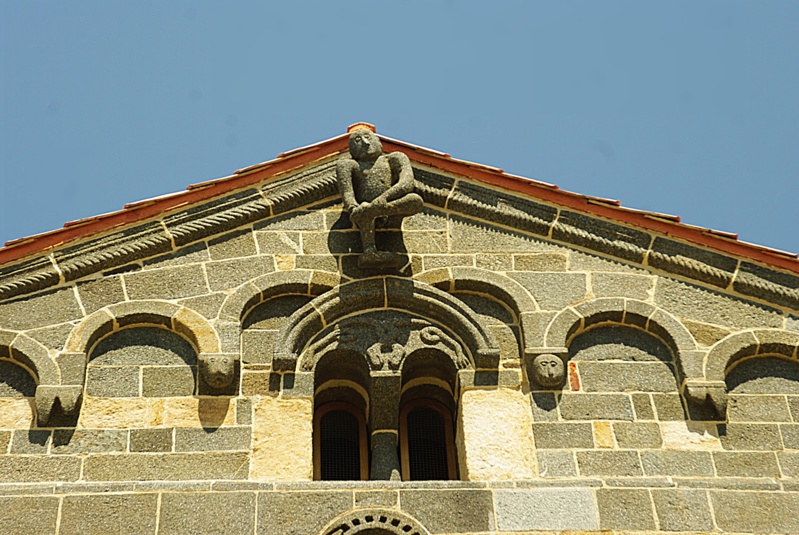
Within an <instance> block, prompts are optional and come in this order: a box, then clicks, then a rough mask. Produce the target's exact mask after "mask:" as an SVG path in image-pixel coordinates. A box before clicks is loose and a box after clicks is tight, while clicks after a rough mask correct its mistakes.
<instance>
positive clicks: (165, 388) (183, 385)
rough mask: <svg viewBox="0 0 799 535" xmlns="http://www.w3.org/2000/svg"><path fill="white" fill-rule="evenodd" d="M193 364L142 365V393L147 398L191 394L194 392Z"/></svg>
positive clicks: (194, 370)
mask: <svg viewBox="0 0 799 535" xmlns="http://www.w3.org/2000/svg"><path fill="white" fill-rule="evenodd" d="M195 373H196V367H195V366H144V367H143V368H142V370H141V378H142V395H143V396H144V397H148V398H155V397H163V398H166V397H179V396H191V395H192V394H194V392H195V379H194V376H195Z"/></svg>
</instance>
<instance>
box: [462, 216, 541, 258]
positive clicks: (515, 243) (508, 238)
mask: <svg viewBox="0 0 799 535" xmlns="http://www.w3.org/2000/svg"><path fill="white" fill-rule="evenodd" d="M449 232H450V247H451V249H450V252H453V253H514V252H523V253H526V252H543V251H549V250H551V249H552V248H553V247H552V246H551V245H549V244H548V243H546V242H544V241H541V240H538V239H535V238H532V237H530V236H529V235H526V234H523V233H521V232H514V231H512V230H508V229H504V228H501V227H497V226H494V225H490V224H487V223H484V222H478V221H474V220H470V219H466V218H462V217H459V216H451V217H450V220H449Z"/></svg>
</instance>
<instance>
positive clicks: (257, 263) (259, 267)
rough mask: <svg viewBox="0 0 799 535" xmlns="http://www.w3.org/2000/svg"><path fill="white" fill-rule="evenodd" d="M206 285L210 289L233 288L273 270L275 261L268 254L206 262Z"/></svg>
mask: <svg viewBox="0 0 799 535" xmlns="http://www.w3.org/2000/svg"><path fill="white" fill-rule="evenodd" d="M205 271H206V273H208V285H209V286H210V288H211V291H214V292H216V291H220V290H227V289H229V288H235V287H236V286H240V285H241V284H244V283H245V282H247V281H249V280H252V279H255V278H257V277H259V276H261V275H264V274H266V273H271V272H272V271H275V262H274V260H273V259H272V258H271V257H269V256H251V257H247V258H234V259H231V260H219V261H217V262H207V263H206V264H205Z"/></svg>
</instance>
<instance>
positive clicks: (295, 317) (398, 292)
mask: <svg viewBox="0 0 799 535" xmlns="http://www.w3.org/2000/svg"><path fill="white" fill-rule="evenodd" d="M379 310H398V311H402V312H406V313H408V314H410V315H411V316H416V317H419V318H423V319H425V320H429V321H430V322H432V323H433V324H438V325H440V326H444V327H446V329H447V330H449V331H451V332H452V333H453V334H454V335H455V336H457V337H458V338H459V341H460V342H461V343H462V345H463V346H464V347H465V348H466V349H467V350H468V351H469V352H470V355H469V356H470V357H471V358H472V359H473V362H474V365H475V366H476V367H477V368H488V369H494V368H496V366H497V364H498V362H499V347H498V344H497V342H496V339H495V338H494V336H493V334H492V333H491V332H490V331H489V330H487V329H486V328H485V327H483V326H482V325H481V324H480V323H479V322H478V321H477V319H476V318H475V317H474V315H473V313H472V311H471V309H470V308H469V307H468V306H467V305H466V304H464V303H463V302H461V301H460V300H458V299H457V298H455V297H453V296H451V295H449V294H448V293H446V292H443V291H441V290H439V289H437V288H435V287H433V286H430V285H428V284H425V283H422V282H419V281H413V280H408V279H403V278H399V277H385V278H383V277H380V278H372V279H363V280H359V281H354V282H350V283H347V284H343V285H340V286H337V287H335V288H334V289H332V290H330V291H329V292H327V293H325V294H322V295H320V296H319V297H317V298H315V299H314V300H313V301H311V302H310V303H308V304H307V305H305V306H304V307H302V308H300V309H299V310H297V311H296V312H295V313H294V314H292V315H291V316H290V317H289V319H288V321H287V322H286V325H285V326H284V327H283V329H282V330H281V331H280V333H279V334H278V336H277V340H276V342H275V354H274V358H273V361H272V365H273V367H274V369H275V370H277V371H294V370H295V369H296V368H297V361H298V359H299V357H300V355H301V354H302V352H303V350H304V349H305V348H306V347H307V346H308V344H310V343H311V342H312V341H313V340H314V338H315V337H316V336H317V334H319V333H321V332H322V331H323V330H324V329H326V328H327V326H328V325H333V324H334V323H336V322H338V321H339V320H343V319H345V318H348V317H351V316H357V315H359V314H362V313H363V312H366V311H379Z"/></svg>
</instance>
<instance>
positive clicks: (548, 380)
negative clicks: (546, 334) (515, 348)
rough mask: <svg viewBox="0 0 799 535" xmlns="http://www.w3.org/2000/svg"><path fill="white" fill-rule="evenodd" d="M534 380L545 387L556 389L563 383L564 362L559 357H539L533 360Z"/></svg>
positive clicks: (549, 355)
mask: <svg viewBox="0 0 799 535" xmlns="http://www.w3.org/2000/svg"><path fill="white" fill-rule="evenodd" d="M532 368H533V369H532V371H533V379H535V382H536V383H538V384H539V385H541V386H544V387H556V386H560V384H561V383H563V378H564V375H565V374H564V367H563V361H562V360H561V358H560V357H558V356H557V355H551V354H548V353H547V354H544V355H538V356H537V357H536V358H534V359H533V366H532Z"/></svg>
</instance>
